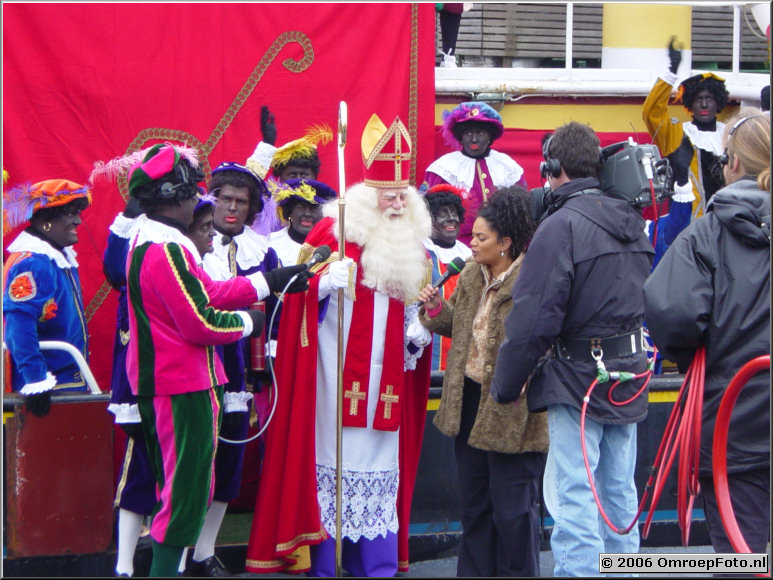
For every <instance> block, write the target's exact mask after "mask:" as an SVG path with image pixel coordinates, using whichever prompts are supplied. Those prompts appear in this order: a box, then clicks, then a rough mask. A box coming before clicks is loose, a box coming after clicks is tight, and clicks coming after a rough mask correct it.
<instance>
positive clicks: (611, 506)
mask: <svg viewBox="0 0 773 580" xmlns="http://www.w3.org/2000/svg"><path fill="white" fill-rule="evenodd" d="M547 411H548V430H549V434H550V450H549V451H548V457H547V464H546V465H545V477H544V483H543V494H544V498H545V506H546V507H547V509H548V511H549V512H550V515H551V516H552V517H553V520H554V521H555V523H554V525H553V533H552V535H551V536H550V547H551V549H552V550H553V557H554V559H555V563H556V565H555V569H554V571H553V575H554V576H599V554H600V553H607V554H610V553H613V554H635V553H637V552H638V551H639V527H638V524H637V525H636V526H634V527H633V529H632V530H631V531H630V533H628V534H626V535H624V536H621V535H619V534H617V533H615V532H614V531H613V530H612V529H611V528H610V527H609V526H608V525H607V524H606V522H604V519H603V518H602V517H601V513H600V512H599V510H598V508H597V507H596V502H595V500H594V499H593V494H592V492H591V489H590V483H589V481H588V475H587V473H586V470H585V464H584V462H583V460H582V447H581V443H580V411H578V410H577V409H575V408H574V407H570V406H568V405H550V406H548V408H547ZM585 445H586V449H587V451H588V463H589V464H590V468H591V472H592V473H593V480H594V483H595V485H596V492H597V493H598V495H599V499H600V501H601V505H602V507H603V508H604V511H605V512H606V514H607V517H609V519H610V521H611V522H612V523H613V524H614V525H615V526H617V527H618V528H621V529H624V528H627V527H628V525H629V524H630V523H631V521H632V520H633V518H634V517H635V516H636V511H637V508H638V502H637V499H638V495H637V493H636V484H635V483H634V479H633V476H634V468H635V466H636V424H635V423H632V424H626V425H609V424H602V423H596V422H595V421H592V420H590V419H588V418H587V417H586V418H585Z"/></svg>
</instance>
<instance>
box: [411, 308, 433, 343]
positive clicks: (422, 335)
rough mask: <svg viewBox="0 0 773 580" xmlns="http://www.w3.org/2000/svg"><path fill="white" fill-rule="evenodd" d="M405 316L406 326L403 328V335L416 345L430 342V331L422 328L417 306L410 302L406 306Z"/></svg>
mask: <svg viewBox="0 0 773 580" xmlns="http://www.w3.org/2000/svg"><path fill="white" fill-rule="evenodd" d="M405 316H406V319H407V322H408V327H407V328H406V329H405V337H406V338H407V339H408V340H410V341H411V342H412V343H413V344H415V345H416V346H420V347H424V346H427V345H428V344H429V343H430V342H432V333H431V332H430V331H429V330H427V329H426V328H424V326H423V325H422V323H421V321H420V320H419V307H418V306H417V305H416V304H411V305H410V306H408V307H407V308H406V311H405Z"/></svg>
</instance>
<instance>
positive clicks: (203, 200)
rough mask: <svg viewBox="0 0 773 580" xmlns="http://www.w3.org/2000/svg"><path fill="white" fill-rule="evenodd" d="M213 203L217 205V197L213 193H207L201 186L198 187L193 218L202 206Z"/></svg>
mask: <svg viewBox="0 0 773 580" xmlns="http://www.w3.org/2000/svg"><path fill="white" fill-rule="evenodd" d="M215 205H217V198H216V197H215V196H214V195H213V194H211V193H207V191H206V190H205V189H204V188H203V187H199V199H198V201H197V202H196V207H195V208H193V216H194V218H195V217H196V215H197V214H198V213H199V212H200V211H201V210H202V208H205V207H208V206H215Z"/></svg>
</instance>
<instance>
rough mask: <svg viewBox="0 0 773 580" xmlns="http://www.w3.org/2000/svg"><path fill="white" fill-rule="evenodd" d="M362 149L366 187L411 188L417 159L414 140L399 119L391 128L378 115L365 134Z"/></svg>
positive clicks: (366, 127)
mask: <svg viewBox="0 0 773 580" xmlns="http://www.w3.org/2000/svg"><path fill="white" fill-rule="evenodd" d="M361 146H362V159H363V163H364V166H365V167H364V169H363V173H364V175H365V179H364V181H365V184H366V185H370V186H372V187H381V188H391V187H396V188H402V187H406V186H407V185H408V179H409V177H410V167H411V159H412V158H413V156H412V154H411V137H410V135H409V134H408V129H406V127H405V125H403V122H402V121H400V118H399V117H395V120H394V121H393V122H392V124H391V125H390V126H389V127H387V126H386V125H384V123H383V122H382V121H381V119H379V117H378V115H376V114H375V113H374V114H373V115H372V116H371V117H370V120H369V121H368V124H367V125H365V130H364V131H363V132H362V140H361Z"/></svg>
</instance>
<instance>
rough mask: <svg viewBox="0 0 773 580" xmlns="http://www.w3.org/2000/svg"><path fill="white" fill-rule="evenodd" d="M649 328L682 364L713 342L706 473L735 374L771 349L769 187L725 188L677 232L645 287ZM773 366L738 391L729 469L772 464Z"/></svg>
mask: <svg viewBox="0 0 773 580" xmlns="http://www.w3.org/2000/svg"><path fill="white" fill-rule="evenodd" d="M644 294H645V301H646V314H647V327H648V328H649V331H650V334H651V336H652V337H653V340H654V342H655V345H656V346H657V347H658V349H659V350H660V351H661V352H662V353H663V356H664V357H666V358H668V359H670V360H674V361H676V362H677V364H679V366H680V368H685V367H687V366H688V365H689V363H690V361H691V360H692V358H693V356H694V354H695V350H696V349H697V348H698V347H699V346H700V345H705V347H706V378H705V391H704V398H703V425H702V428H701V465H700V469H701V474H702V475H709V474H710V472H711V446H712V440H713V436H714V420H715V418H716V413H717V409H718V408H719V403H720V401H721V398H722V395H723V394H724V392H725V389H726V388H727V385H728V384H729V382H730V380H731V379H732V377H733V375H735V373H736V372H737V371H738V370H739V369H740V368H741V366H743V364H744V363H746V362H747V361H749V360H750V359H752V358H754V357H757V356H761V355H766V354H770V193H769V192H766V191H760V189H759V188H758V187H757V184H756V183H755V182H754V181H752V180H749V179H743V180H740V181H737V182H735V183H732V184H730V185H728V186H727V187H725V188H723V189H721V190H720V191H718V192H717V193H716V194H715V195H714V196H713V197H712V198H711V201H710V202H709V205H708V208H707V213H706V215H705V216H703V217H702V218H700V219H698V220H695V221H694V222H693V223H691V224H690V225H689V226H688V227H687V228H685V230H684V231H682V233H681V234H679V236H678V237H677V239H676V240H675V241H674V243H673V244H672V245H671V247H670V248H669V250H668V252H666V254H665V256H664V257H663V259H662V261H661V262H660V263H659V264H658V265H657V267H656V268H655V270H654V271H653V273H652V275H651V277H650V279H649V280H648V281H647V283H646V284H645V285H644ZM769 432H770V372H766V373H761V374H759V375H757V376H756V377H754V378H753V379H752V380H751V381H749V383H747V385H746V386H745V387H744V388H743V389H742V390H741V393H740V395H739V398H738V401H737V402H736V405H735V408H734V410H733V415H732V419H731V423H730V437H729V440H728V448H727V463H728V471H729V472H730V473H733V472H741V471H746V470H750V469H756V468H760V467H765V466H767V465H769V464H770V436H769Z"/></svg>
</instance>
